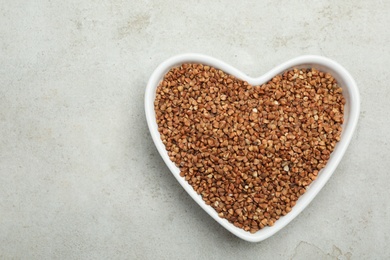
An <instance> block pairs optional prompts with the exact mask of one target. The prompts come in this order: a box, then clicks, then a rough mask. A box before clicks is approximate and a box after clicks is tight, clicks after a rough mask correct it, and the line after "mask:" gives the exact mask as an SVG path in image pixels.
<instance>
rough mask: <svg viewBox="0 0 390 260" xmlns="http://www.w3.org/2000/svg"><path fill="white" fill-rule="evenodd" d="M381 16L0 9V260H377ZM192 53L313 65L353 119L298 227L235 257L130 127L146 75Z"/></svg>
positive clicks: (165, 4) (97, 7) (385, 197)
mask: <svg viewBox="0 0 390 260" xmlns="http://www.w3.org/2000/svg"><path fill="white" fill-rule="evenodd" d="M389 13H390V2H389V1H385V0H384V1H379V0H374V1H362V0H357V1H335V0H333V1H308V0H304V1H270V0H267V1H245V2H244V1H242V3H240V2H239V1H232V0H229V1H213V2H211V1H205V0H196V1H190V2H187V1H173V0H165V1H147V0H144V1H122V0H111V1H108V0H103V1H74V0H72V1H54V0H52V1H50V0H36V1H26V0H24V1H23V0H20V1H4V0H3V1H0V259H184V258H186V259H238V258H240V259H385V258H390V249H389V247H388V245H389V244H390V238H389V236H390V189H389V185H388V183H389V176H390V175H389V173H388V170H389V168H390V159H389V154H390V149H389V141H390V140H389V130H390V121H389V116H390V113H389V111H390V102H389V97H390V87H389V83H388V82H387V80H389V81H390V31H389V25H390V15H389ZM186 52H198V53H204V54H208V55H211V56H214V57H216V58H219V59H221V60H223V61H225V62H227V63H230V64H231V65H233V66H235V67H237V68H238V69H240V70H242V71H244V72H246V73H247V74H248V75H251V76H259V75H261V74H263V73H264V72H266V71H268V70H269V69H271V68H272V67H274V66H275V65H278V64H280V63H282V62H284V61H286V60H288V59H290V58H293V57H296V56H299V55H302V54H318V55H324V56H326V57H329V58H332V59H334V60H336V61H338V62H339V63H341V64H342V65H343V66H344V67H346V68H347V69H348V70H349V71H350V72H351V74H352V75H353V76H354V78H355V80H356V82H357V84H358V86H359V89H360V94H361V116H360V121H359V123H358V127H357V130H356V132H355V135H354V137H353V139H352V142H351V144H350V146H349V148H348V150H347V153H346V154H345V156H344V158H343V160H342V162H341V163H340V165H339V167H338V168H337V170H336V172H335V173H334V175H333V177H332V178H331V180H330V181H329V182H328V183H327V185H326V186H325V187H324V189H323V190H322V191H321V192H320V193H319V195H318V196H317V197H316V198H315V199H314V201H313V202H312V203H311V204H310V205H309V207H308V208H306V210H304V212H303V213H302V214H300V215H299V216H298V217H297V218H296V219H295V220H294V221H293V222H291V223H290V224H289V225H288V226H287V227H286V228H285V229H283V230H282V231H280V232H279V233H277V234H276V235H274V236H273V237H271V238H269V239H267V240H265V241H263V242H260V243H248V242H245V241H243V240H240V239H239V238H237V237H235V236H234V235H232V234H230V233H229V232H228V231H226V230H225V229H224V228H223V227H221V226H220V225H219V224H218V223H217V222H215V221H214V220H213V219H211V218H210V217H209V216H208V215H207V214H206V213H205V212H203V211H202V210H201V208H200V207H199V206H198V205H197V204H196V203H195V202H193V200H192V199H191V198H190V196H189V195H187V193H186V192H185V191H184V190H183V188H182V187H181V186H180V185H179V184H178V183H177V181H176V180H175V179H174V177H173V176H172V174H171V173H170V171H169V170H168V168H167V167H166V166H165V164H164V162H163V161H162V159H161V158H160V156H159V154H158V152H157V150H156V148H155V147H154V144H153V142H152V140H151V138H150V136H149V132H148V129H147V125H146V120H145V116H144V106H143V105H144V103H143V98H144V91H145V86H146V83H147V81H148V78H149V76H150V75H151V73H152V72H153V70H154V69H155V68H156V66H157V65H158V64H159V63H160V62H162V61H163V60H165V59H167V58H169V57H171V56H173V55H176V54H180V53H186Z"/></svg>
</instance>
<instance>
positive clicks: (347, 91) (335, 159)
mask: <svg viewBox="0 0 390 260" xmlns="http://www.w3.org/2000/svg"><path fill="white" fill-rule="evenodd" d="M183 63H201V64H204V65H209V66H213V67H215V68H218V69H220V70H223V71H224V72H226V73H228V74H231V75H233V76H235V77H236V78H239V79H241V80H244V81H247V82H248V83H249V84H251V85H253V86H258V85H262V84H263V83H266V82H267V81H269V80H270V79H272V78H273V77H274V76H276V75H278V74H281V73H283V72H284V71H286V70H289V69H292V68H316V69H318V70H320V71H323V72H328V73H330V74H332V75H333V77H334V78H335V79H336V80H337V82H338V84H339V86H340V87H341V88H342V89H343V95H344V98H345V100H346V104H345V107H344V123H343V126H342V127H343V129H342V133H341V139H340V141H339V142H338V143H337V145H336V147H335V149H334V151H333V152H332V154H331V156H330V159H329V161H328V163H327V164H326V166H325V167H324V168H323V169H322V170H321V171H320V172H319V174H318V177H317V179H316V180H314V181H313V182H312V183H311V184H310V185H309V186H308V187H307V189H306V192H305V193H304V194H303V195H302V196H301V197H300V198H299V199H298V201H297V203H296V205H295V206H294V207H293V208H292V210H291V211H290V212H289V213H288V214H287V215H285V216H283V217H281V218H280V219H279V220H277V221H276V222H275V224H274V225H273V226H272V227H265V228H263V229H260V230H259V231H257V232H256V233H254V234H251V233H250V232H246V231H244V230H243V229H240V228H238V227H235V226H234V225H233V224H232V223H229V222H228V221H227V220H226V219H222V218H220V217H219V216H218V214H217V212H216V211H215V210H214V209H213V208H212V207H211V206H208V205H206V204H205V202H204V201H203V200H202V198H201V196H200V195H198V194H197V193H196V192H195V190H194V189H193V188H192V186H191V185H189V184H188V183H187V182H186V181H185V179H184V178H183V177H181V176H180V170H179V168H178V167H176V165H175V164H174V163H173V162H172V161H171V160H170V159H169V156H168V152H167V150H166V149H165V146H164V144H163V143H162V141H161V139H160V133H159V132H158V126H157V122H156V114H155V110H154V100H155V97H156V88H157V86H158V84H159V83H160V82H161V81H162V79H163V77H164V75H165V74H166V73H167V72H168V71H169V70H170V69H171V68H173V67H177V66H180V65H181V64H183ZM359 110H360V98H359V91H358V88H357V86H356V83H355V81H354V79H353V78H352V76H351V75H350V74H349V72H348V71H347V70H346V69H345V68H343V67H342V66H341V65H339V64H338V63H336V62H335V61H333V60H330V59H328V58H325V57H321V56H313V55H308V56H300V57H297V58H294V59H292V60H289V61H287V62H285V63H283V64H281V65H279V66H277V67H276V68H274V69H272V70H270V71H269V72H267V73H265V74H264V75H263V76H261V77H258V78H251V77H249V76H247V75H245V74H244V73H242V72H241V71H239V70H237V69H235V68H234V67H232V66H230V65H228V64H226V63H224V62H222V61H220V60H218V59H215V58H212V57H209V56H206V55H201V54H183V55H178V56H174V57H172V58H170V59H168V60H166V61H164V62H163V63H161V64H160V65H159V66H158V67H157V69H156V70H155V71H154V72H153V74H152V76H151V77H150V79H149V82H148V85H147V88H146V93H145V112H146V119H147V122H148V126H149V130H150V134H151V136H152V138H153V141H154V144H155V145H156V147H157V150H158V151H159V153H160V155H161V157H162V158H163V160H164V161H165V164H166V165H167V166H168V168H169V169H170V170H171V172H172V174H173V175H174V176H175V177H176V179H177V181H178V182H179V183H180V184H181V186H183V188H184V189H185V190H186V191H187V192H188V194H189V195H190V196H191V197H192V198H193V199H194V200H195V201H196V202H197V203H198V204H199V206H200V207H201V208H202V209H203V210H205V211H206V212H207V213H208V214H209V215H210V216H211V217H212V218H214V219H215V220H216V221H217V222H218V223H219V224H221V225H222V226H223V227H225V228H226V229H227V230H229V231H230V232H232V233H233V234H234V235H236V236H238V237H240V238H241V239H244V240H246V241H250V242H259V241H262V240H264V239H266V238H268V237H270V236H272V235H273V234H275V233H276V232H278V231H279V230H281V229H282V228H283V227H285V226H286V225H287V224H288V223H289V222H290V221H292V220H293V219H294V218H295V217H296V216H298V214H299V213H300V212H301V211H302V210H303V209H304V208H306V207H307V205H308V204H309V203H310V202H311V201H312V200H313V199H314V197H315V196H316V195H317V194H318V192H319V191H320V190H321V189H322V187H324V185H325V184H326V182H327V181H328V180H329V178H330V177H331V176H332V174H333V172H334V171H335V169H336V167H337V165H338V164H339V162H340V161H341V158H342V157H343V155H344V153H345V151H346V149H347V147H348V145H349V143H350V141H351V138H352V134H353V132H354V130H355V127H356V124H357V121H358V118H359Z"/></svg>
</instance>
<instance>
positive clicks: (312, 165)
mask: <svg viewBox="0 0 390 260" xmlns="http://www.w3.org/2000/svg"><path fill="white" fill-rule="evenodd" d="M344 104H345V99H344V97H343V95H342V90H341V88H340V87H339V86H338V85H337V82H336V81H335V79H334V78H333V77H332V76H331V75H330V74H327V73H323V72H320V71H318V70H316V69H314V68H312V69H291V70H289V71H286V72H284V73H283V74H282V75H278V76H275V77H274V78H273V79H271V80H270V81H269V82H267V83H266V84H263V85H261V86H251V85H249V84H248V83H247V82H245V81H242V80H239V79H237V78H235V77H234V76H232V75H228V74H226V73H225V72H223V71H221V70H219V69H216V68H213V67H210V66H205V65H201V64H183V65H181V66H180V67H176V68H172V69H171V70H170V71H169V72H168V73H167V74H166V75H165V77H164V79H163V80H162V82H161V83H160V84H159V86H158V88H157V91H156V99H155V102H154V106H155V112H156V119H157V124H158V130H159V132H160V135H161V140H162V142H163V143H164V145H165V147H166V149H167V151H168V154H169V156H170V159H171V160H172V161H173V162H174V163H175V164H176V165H177V166H178V167H179V168H180V171H181V172H180V175H181V176H182V177H183V178H185V180H186V181H187V182H188V183H189V184H190V185H191V186H192V187H193V188H194V190H195V191H196V192H197V193H198V194H200V195H201V196H202V198H203V200H204V201H205V203H206V204H207V205H210V206H211V207H213V208H214V209H215V210H216V211H217V212H218V215H219V216H220V217H221V218H225V219H227V220H228V221H229V222H231V223H233V224H234V225H235V226H237V227H239V228H242V229H244V230H245V231H250V232H251V233H254V232H256V231H258V230H259V229H261V228H263V227H265V226H272V225H273V224H274V223H275V221H276V220H278V219H279V218H280V217H281V216H284V215H286V214H287V213H288V212H290V211H291V208H292V207H293V206H294V205H295V203H296V201H297V199H298V198H299V197H300V196H301V195H302V194H303V193H304V192H305V190H306V187H307V186H308V185H309V184H310V183H311V182H312V181H313V180H315V179H316V177H317V175H318V172H319V171H320V170H321V169H322V168H323V167H324V166H325V165H326V163H327V161H328V159H329V156H330V154H331V153H332V151H333V149H334V147H335V145H336V143H337V142H338V141H339V140H340V134H341V126H342V123H343V112H344Z"/></svg>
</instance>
